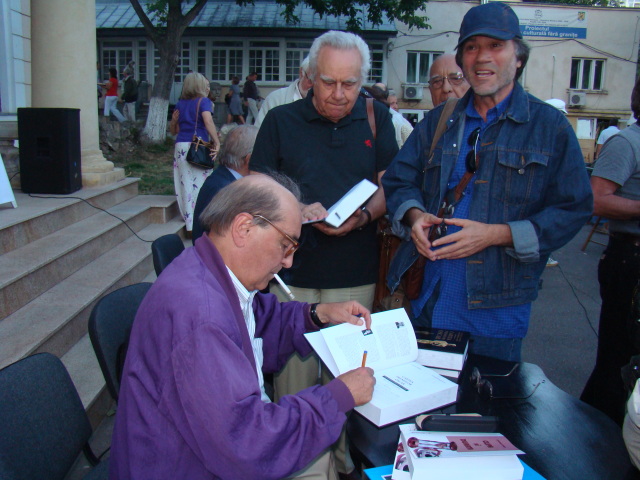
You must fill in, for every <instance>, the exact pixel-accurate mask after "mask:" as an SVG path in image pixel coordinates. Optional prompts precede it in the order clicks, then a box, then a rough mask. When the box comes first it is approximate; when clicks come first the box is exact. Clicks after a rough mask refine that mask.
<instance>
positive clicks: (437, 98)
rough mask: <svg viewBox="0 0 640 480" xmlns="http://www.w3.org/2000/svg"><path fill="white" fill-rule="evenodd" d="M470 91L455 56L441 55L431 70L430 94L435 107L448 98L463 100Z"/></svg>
mask: <svg viewBox="0 0 640 480" xmlns="http://www.w3.org/2000/svg"><path fill="white" fill-rule="evenodd" d="M467 90H469V82H467V81H466V80H465V79H464V75H463V73H462V71H461V70H460V67H459V66H458V64H457V63H456V57H455V55H453V54H450V53H448V54H445V55H440V56H439V57H438V58H436V59H435V61H434V62H433V64H432V65H431V69H430V70H429V92H431V102H432V103H433V106H434V107H437V106H438V105H440V104H441V103H443V102H444V101H446V100H447V98H462V97H463V96H464V94H465V93H467Z"/></svg>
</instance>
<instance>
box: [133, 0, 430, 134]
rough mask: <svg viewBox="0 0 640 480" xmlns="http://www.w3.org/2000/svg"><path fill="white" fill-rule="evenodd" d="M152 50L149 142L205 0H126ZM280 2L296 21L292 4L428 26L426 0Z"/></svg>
mask: <svg viewBox="0 0 640 480" xmlns="http://www.w3.org/2000/svg"><path fill="white" fill-rule="evenodd" d="M129 1H130V2H131V5H132V6H133V9H134V10H135V11H136V13H137V14H138V17H139V18H140V21H141V22H142V25H143V26H144V29H145V31H146V33H147V35H148V36H149V37H150V38H151V40H152V41H153V43H154V44H155V46H156V48H157V49H158V53H159V54H160V64H159V65H158V73H157V76H156V78H155V81H154V84H153V91H152V93H151V100H150V105H149V115H148V117H147V124H146V126H145V129H144V133H143V136H144V137H145V138H146V139H147V140H150V141H152V142H162V141H164V138H165V136H166V128H167V108H168V105H169V95H170V94H171V87H172V85H173V75H174V73H175V69H176V66H177V65H178V61H179V59H180V55H179V54H180V41H181V39H182V35H183V33H184V31H185V30H186V28H187V27H188V26H189V25H190V24H191V22H193V20H194V19H195V18H196V16H197V15H198V14H199V13H200V12H201V11H202V9H203V8H204V6H205V4H206V3H207V0H197V1H195V2H193V1H184V0H149V1H147V2H146V3H144V8H143V6H142V5H141V4H140V0H129ZM275 1H276V3H277V4H278V5H281V6H283V7H284V11H283V15H284V17H285V20H286V21H287V22H288V23H290V24H292V25H295V24H296V23H298V22H299V18H298V17H297V15H296V9H297V7H298V6H299V5H308V6H309V7H311V8H312V9H313V10H314V11H316V12H317V13H318V14H319V15H320V16H321V17H323V16H325V15H333V16H342V15H344V16H346V17H347V28H348V29H349V30H351V31H356V32H357V31H359V30H361V29H362V27H363V19H364V15H363V13H364V12H365V11H366V19H367V20H368V21H369V22H371V24H373V25H374V26H377V25H380V24H381V23H382V21H383V19H384V15H386V16H387V17H388V18H389V19H390V20H391V21H393V20H399V21H401V22H403V23H405V24H407V25H408V26H409V27H420V28H429V25H428V24H427V20H428V19H427V17H426V16H420V15H419V13H420V10H422V9H423V8H424V6H425V4H426V3H427V1H428V0H355V1H354V0H275ZM236 3H237V4H238V5H240V6H244V5H248V4H253V1H252V0H236Z"/></svg>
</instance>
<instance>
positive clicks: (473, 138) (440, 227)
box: [429, 127, 480, 242]
mask: <svg viewBox="0 0 640 480" xmlns="http://www.w3.org/2000/svg"><path fill="white" fill-rule="evenodd" d="M479 140H480V127H478V128H476V129H475V130H474V131H473V132H471V135H469V139H468V142H469V146H470V147H472V148H471V150H470V151H469V153H467V157H466V159H465V166H466V168H467V171H466V172H464V175H463V176H462V178H461V179H460V181H459V182H458V184H457V185H456V186H455V187H454V188H452V189H450V190H448V191H447V192H446V193H445V194H444V199H443V200H442V204H440V208H439V209H438V213H437V215H436V216H437V217H438V218H441V219H442V222H440V223H437V224H435V225H432V226H431V228H430V229H429V241H430V242H433V241H434V240H437V239H439V238H442V237H444V236H445V235H446V234H447V224H446V223H444V220H445V218H452V217H453V214H454V212H455V208H456V205H457V204H458V202H459V201H460V199H461V198H462V196H463V195H464V190H465V188H467V185H468V184H469V181H470V180H471V178H472V177H473V175H474V174H475V173H476V170H478V141H479Z"/></svg>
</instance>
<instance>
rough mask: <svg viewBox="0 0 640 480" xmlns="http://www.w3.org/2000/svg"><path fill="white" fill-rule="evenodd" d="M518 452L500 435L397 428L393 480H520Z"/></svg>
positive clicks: (520, 466)
mask: <svg viewBox="0 0 640 480" xmlns="http://www.w3.org/2000/svg"><path fill="white" fill-rule="evenodd" d="M519 454H524V452H522V451H521V450H518V448H516V447H515V446H514V445H513V444H512V443H511V442H510V441H509V440H507V438H506V437H504V435H501V434H499V433H460V432H431V431H422V430H418V429H416V427H415V425H400V442H399V443H398V452H397V454H396V459H395V462H394V465H393V473H392V478H393V479H394V480H408V479H411V480H423V479H424V480H427V479H438V480H469V479H474V480H522V477H523V473H524V468H523V466H522V463H521V462H520V460H519V459H518V457H517V455H519Z"/></svg>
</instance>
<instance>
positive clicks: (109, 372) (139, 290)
mask: <svg viewBox="0 0 640 480" xmlns="http://www.w3.org/2000/svg"><path fill="white" fill-rule="evenodd" d="M151 285H152V284H151V283H136V284H134V285H129V286H127V287H122V288H119V289H118V290H114V291H113V292H111V293H108V294H107V295H105V296H104V297H102V298H101V299H100V300H99V301H98V303H96V305H95V306H94V307H93V310H91V316H90V317H89V338H90V339H91V344H92V345H93V350H94V351H95V352H96V357H98V363H99V364H100V369H101V370H102V374H103V375H104V379H105V381H106V382H107V388H108V389H109V393H110V394H111V396H112V397H113V399H114V400H116V401H118V392H119V391H120V375H119V374H120V373H122V372H119V369H118V360H119V354H118V352H119V351H120V355H121V356H120V360H123V359H124V356H123V354H124V353H126V350H125V351H124V352H123V348H124V349H126V345H128V341H129V335H130V333H131V326H132V325H133V320H134V318H135V317H136V313H137V311H138V307H139V306H140V303H141V302H142V299H143V298H144V296H145V295H146V293H147V292H148V291H149V289H150V288H151Z"/></svg>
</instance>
